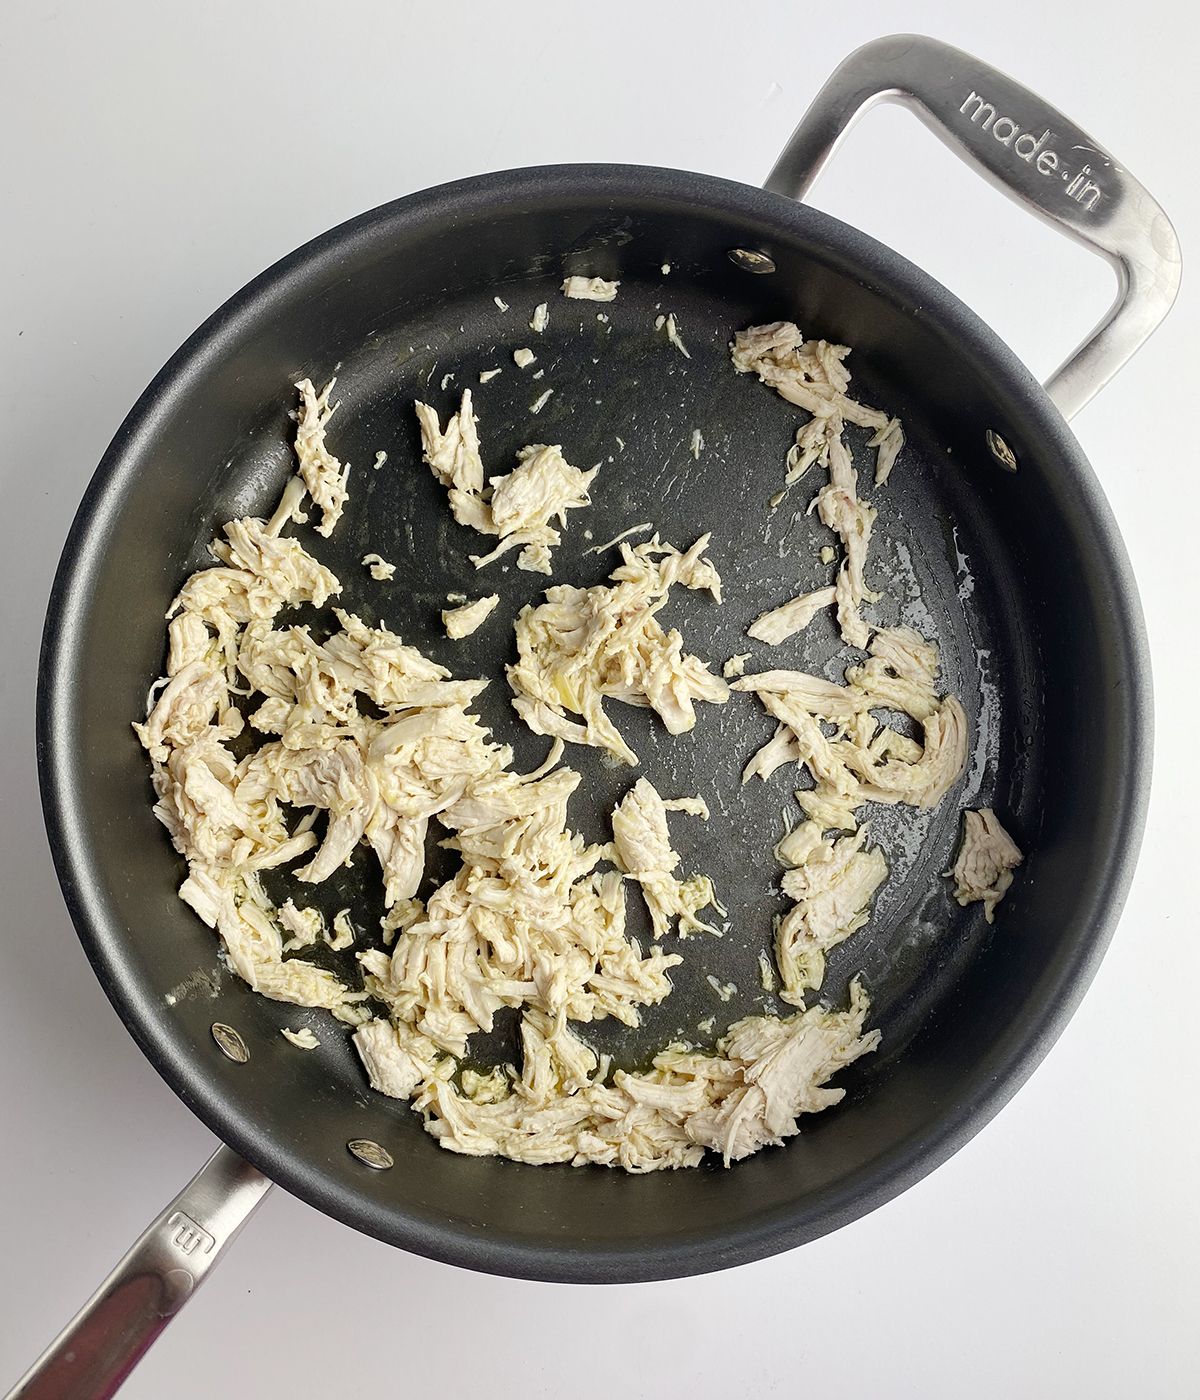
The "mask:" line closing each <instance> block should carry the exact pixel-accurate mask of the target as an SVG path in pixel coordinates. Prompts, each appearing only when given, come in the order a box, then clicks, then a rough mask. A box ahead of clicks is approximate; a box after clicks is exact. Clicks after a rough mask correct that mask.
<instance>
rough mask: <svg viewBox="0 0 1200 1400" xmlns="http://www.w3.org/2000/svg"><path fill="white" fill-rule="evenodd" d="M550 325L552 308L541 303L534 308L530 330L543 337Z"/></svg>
mask: <svg viewBox="0 0 1200 1400" xmlns="http://www.w3.org/2000/svg"><path fill="white" fill-rule="evenodd" d="M549 324H550V308H549V306H548V305H547V304H546V303H545V302H544V301H540V302H538V304H537V305H536V306H535V307H534V308H533V315H532V316H531V317H530V319H529V329H530V330H531V331H535V332H536V333H537V334H538V335H541V334H542V332H543V331H544V330H545V329H546V327H547V326H548V325H549Z"/></svg>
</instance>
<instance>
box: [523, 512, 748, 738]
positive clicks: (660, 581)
mask: <svg viewBox="0 0 1200 1400" xmlns="http://www.w3.org/2000/svg"><path fill="white" fill-rule="evenodd" d="M708 540H709V536H708V535H704V536H702V537H701V538H700V539H699V540H697V541H696V543H695V544H694V545H693V546H692V547H691V549H689V550H688V551H687V553H686V554H681V553H680V552H679V551H678V550H677V549H675V548H674V547H673V546H672V545H664V544H661V543H660V542H659V539H658V536H657V535H655V536H654V538H653V539H652V540H650V541H649V542H648V543H646V544H642V545H638V546H637V547H636V548H631V547H630V546H629V545H628V544H624V543H622V545H621V554H622V558H623V561H624V562H623V563H622V564H621V565H620V566H619V567H618V568H617V569H615V570H614V571H613V573H612V574H611V575H610V578H611V579H612V580H613V581H614V582H615V584H616V587H607V586H605V585H603V584H601V585H598V586H597V587H595V588H589V589H582V588H573V587H570V586H569V585H559V586H557V587H555V588H549V589H547V590H546V602H545V603H543V604H541V606H540V607H537V608H532V607H526V608H523V609H522V611H521V613H520V615H519V616H518V618H517V622H516V634H517V651H518V655H519V660H518V662H517V665H515V666H510V667H509V668H508V679H509V684H510V685H511V686H512V688H513V690H514V692H515V693H516V697H517V698H516V700H515V701H514V702H513V703H514V706H515V708H516V709H517V712H518V713H519V714H520V716H521V718H522V719H523V720H524V721H525V722H526V724H528V725H529V727H530V728H531V729H532V730H533V731H534V733H537V734H550V735H554V736H556V737H558V738H562V739H567V740H569V741H570V742H573V743H587V744H590V745H593V746H594V747H598V748H605V749H608V750H609V752H610V753H613V754H615V755H616V756H617V757H619V758H621V759H623V760H624V761H625V762H626V763H629V764H636V763H637V756H636V754H634V752H633V750H632V749H630V748H629V746H628V745H627V744H626V743H625V741H624V739H622V737H621V735H620V733H619V732H618V730H617V728H616V726H615V725H614V724H613V723H612V721H611V720H610V719H609V718H608V716H607V715H606V714H605V713H604V710H603V707H602V703H601V702H602V700H603V698H604V697H605V696H606V695H608V696H612V697H613V698H614V699H616V700H620V701H623V702H624V703H625V704H632V705H649V706H650V707H651V708H652V709H654V710H655V711H656V712H657V713H658V714H659V715H660V716H661V718H662V720H663V723H664V724H665V725H666V727H667V729H668V731H669V732H670V733H672V734H681V733H684V732H685V731H686V730H689V729H691V728H692V727H693V726H694V725H695V723H696V715H695V710H694V709H693V707H692V701H693V700H707V701H709V702H710V703H713V704H723V703H724V702H725V700H726V699H728V694H729V692H728V687H727V686H726V685H725V682H724V681H723V680H720V679H719V678H718V677H716V676H713V675H712V674H711V673H710V672H709V670H708V668H707V666H706V665H705V664H704V663H703V662H702V661H700V660H699V659H698V658H697V657H695V656H685V655H684V654H683V638H682V637H681V636H680V635H679V633H678V632H675V631H672V632H670V633H666V632H664V631H663V629H662V627H661V626H660V625H659V623H658V619H657V613H658V610H659V608H660V607H661V606H662V605H663V603H664V602H665V600H666V597H667V594H668V593H669V591H670V589H671V586H672V585H673V584H675V583H681V584H683V586H684V587H685V588H690V589H708V590H709V591H710V592H711V593H712V594H713V597H714V598H716V599H717V601H718V602H719V601H720V589H721V580H720V576H719V575H718V573H717V571H716V569H715V568H714V567H713V566H712V564H711V563H710V562H709V561H708V560H707V559H705V558H704V557H703V555H704V549H705V546H706V545H707V544H708ZM568 713H570V714H574V715H579V716H580V717H581V719H582V721H583V724H582V727H581V726H580V725H579V724H577V723H576V722H575V721H574V720H570V719H568V718H567V715H568ZM581 728H582V735H581V732H580V731H581Z"/></svg>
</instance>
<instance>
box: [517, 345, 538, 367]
mask: <svg viewBox="0 0 1200 1400" xmlns="http://www.w3.org/2000/svg"><path fill="white" fill-rule="evenodd" d="M536 359H537V356H536V355H535V354H534V353H533V351H532V350H528V349H525V348H524V347H522V349H520V350H514V351H513V363H514V364H515V365H516V367H517V368H518V369H528V368H529V366H530V365H531V364H533V362H534V361H535V360H536Z"/></svg>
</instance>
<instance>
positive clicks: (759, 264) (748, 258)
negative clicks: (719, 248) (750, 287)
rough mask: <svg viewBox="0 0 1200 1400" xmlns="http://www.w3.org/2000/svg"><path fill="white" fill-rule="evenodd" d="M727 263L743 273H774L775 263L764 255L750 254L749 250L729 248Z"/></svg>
mask: <svg viewBox="0 0 1200 1400" xmlns="http://www.w3.org/2000/svg"><path fill="white" fill-rule="evenodd" d="M729 261H730V262H731V263H733V265H734V266H735V267H740V268H741V269H742V271H743V272H774V271H775V263H774V261H773V260H772V259H771V258H769V257H767V255H766V253H752V252H751V251H750V250H749V248H730V250H729Z"/></svg>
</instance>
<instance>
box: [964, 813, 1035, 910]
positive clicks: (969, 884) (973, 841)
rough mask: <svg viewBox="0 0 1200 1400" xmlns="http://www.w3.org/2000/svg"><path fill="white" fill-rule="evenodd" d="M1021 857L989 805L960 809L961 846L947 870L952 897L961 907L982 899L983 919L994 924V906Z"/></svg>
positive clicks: (1003, 892) (1006, 887) (1002, 896)
mask: <svg viewBox="0 0 1200 1400" xmlns="http://www.w3.org/2000/svg"><path fill="white" fill-rule="evenodd" d="M1024 859H1025V857H1024V856H1023V855H1022V854H1021V851H1020V849H1019V848H1018V846H1017V843H1016V842H1015V841H1014V840H1013V839H1012V837H1011V836H1010V835H1009V834H1008V832H1007V831H1005V829H1004V828H1003V827H1002V826H1001V825H1000V822H999V819H998V818H997V816H996V814H995V812H993V811H992V809H991V808H990V807H982V808H980V810H979V811H977V812H971V811H967V812H964V813H963V836H962V846H961V847H960V848H959V852H958V859H957V860H956V861H955V862H954V869H953V871H952V872H951V873H952V874H953V876H954V898H955V899H957V900H958V902H959V904H961V905H963V906H964V907H965V906H966V905H968V904H971V903H974V902H976V901H982V903H983V910H984V916H985V918H986V919H987V921H988V923H989V924H990V923H994V922H995V918H996V905H997V904H999V903H1000V901H1001V900H1002V899H1003V898H1004V896H1005V895H1006V894H1007V893H1008V887H1009V886H1010V885H1011V884H1012V882H1013V871H1014V870H1015V869H1016V867H1017V866H1018V865H1020V864H1021V862H1022V861H1023V860H1024Z"/></svg>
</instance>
